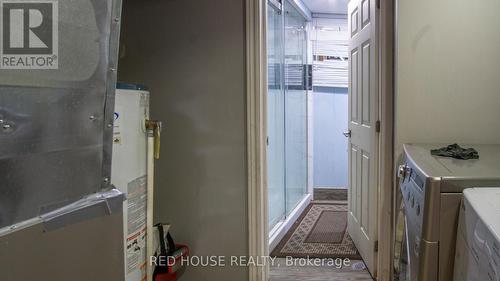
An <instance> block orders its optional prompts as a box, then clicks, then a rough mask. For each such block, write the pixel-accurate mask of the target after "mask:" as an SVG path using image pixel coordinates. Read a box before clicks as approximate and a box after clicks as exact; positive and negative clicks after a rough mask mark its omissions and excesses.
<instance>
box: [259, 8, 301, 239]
mask: <svg viewBox="0 0 500 281" xmlns="http://www.w3.org/2000/svg"><path fill="white" fill-rule="evenodd" d="M267 16H268V27H267V53H268V54H267V56H268V118H267V119H268V121H267V122H268V139H267V144H268V147H267V161H268V197H269V229H270V230H271V232H273V229H274V230H275V229H276V228H278V227H279V226H280V225H281V224H283V223H284V222H285V221H286V220H287V218H288V217H289V216H290V214H291V213H292V212H293V210H294V209H295V208H297V206H298V205H299V203H300V202H301V201H303V199H304V198H305V196H307V79H306V78H307V40H306V39H307V34H306V24H307V20H306V18H305V17H304V16H302V14H301V13H300V12H299V11H298V10H297V9H296V8H295V6H294V5H292V3H291V2H289V1H286V0H283V1H276V0H272V1H269V4H268V15H267Z"/></svg>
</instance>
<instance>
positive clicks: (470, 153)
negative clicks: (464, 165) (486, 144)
mask: <svg viewBox="0 0 500 281" xmlns="http://www.w3.org/2000/svg"><path fill="white" fill-rule="evenodd" d="M431 154H432V155H436V156H444V157H452V158H455V159H462V160H469V159H479V153H478V152H477V150H475V149H474V148H463V147H461V146H460V145H458V144H456V143H454V144H450V145H448V146H446V147H441V148H439V149H432V150H431Z"/></svg>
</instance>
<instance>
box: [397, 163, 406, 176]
mask: <svg viewBox="0 0 500 281" xmlns="http://www.w3.org/2000/svg"><path fill="white" fill-rule="evenodd" d="M407 174H408V166H406V165H399V168H398V178H400V179H404V178H406V176H407Z"/></svg>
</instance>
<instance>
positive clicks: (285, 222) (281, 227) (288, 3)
mask: <svg viewBox="0 0 500 281" xmlns="http://www.w3.org/2000/svg"><path fill="white" fill-rule="evenodd" d="M292 2H293V0H283V1H282V2H281V3H279V2H278V1H275V0H269V1H268V4H267V5H268V6H267V8H268V10H267V12H266V17H267V19H269V17H268V12H269V9H273V10H275V11H276V12H277V13H278V14H279V15H280V16H281V21H280V24H281V25H280V27H279V28H278V32H277V33H278V34H279V33H281V34H280V38H281V40H280V42H281V45H280V46H279V48H280V49H281V50H280V52H279V54H280V60H279V61H280V71H279V75H280V77H279V81H280V89H281V93H280V94H281V95H282V97H283V98H282V102H283V103H282V104H281V106H283V114H284V116H283V120H282V121H283V124H282V125H283V130H284V131H283V145H282V146H281V147H282V148H283V150H284V151H283V158H284V159H283V163H282V164H283V167H282V168H283V175H281V176H283V187H282V188H283V200H284V212H283V214H282V215H281V216H280V220H279V221H277V222H276V223H275V224H273V225H269V227H270V231H269V248H270V251H272V250H273V249H274V248H275V247H276V246H277V244H278V243H279V241H280V240H281V239H282V238H283V237H284V236H285V234H286V233H287V232H288V230H289V229H290V228H291V227H292V224H293V222H294V221H295V220H297V219H298V217H299V216H300V214H301V213H302V212H303V211H304V210H305V208H306V207H307V205H308V204H309V202H310V201H311V199H312V195H311V194H310V186H309V181H308V178H309V175H308V164H309V163H308V158H309V157H308V156H309V155H308V153H309V149H308V148H309V147H308V138H309V136H308V122H307V121H308V118H307V111H308V90H307V81H305V79H302V82H303V83H302V86H303V90H302V89H300V88H297V89H293V86H296V85H291V84H289V83H287V76H286V75H287V60H286V58H287V43H286V42H287V38H289V37H287V32H286V28H287V22H289V21H293V20H294V19H293V18H292V17H294V16H295V17H300V20H303V22H304V25H303V26H302V27H303V29H304V31H303V32H302V33H301V35H303V42H297V43H298V44H299V45H300V44H301V43H302V46H301V47H300V50H299V52H300V51H302V65H306V64H307V54H308V53H307V40H308V37H307V28H306V27H307V21H308V18H307V17H306V16H304V15H303V14H302V13H301V11H300V10H299V9H298V8H297V7H296V6H294V5H293V3H292ZM288 10H290V11H291V10H293V12H294V13H295V12H296V14H295V15H294V16H290V17H289V18H287V11H288ZM268 30H269V28H266V31H268ZM301 35H299V37H300V36H301ZM266 39H267V35H266ZM299 40H300V38H299ZM292 41H293V40H292ZM266 50H269V49H266ZM297 54H298V56H300V54H299V53H297ZM290 55H291V56H293V54H289V56H290ZM267 57H268V55H266V58H267ZM292 64H293V63H292ZM268 69H269V68H268ZM290 69H291V68H290ZM302 69H303V70H302V71H303V72H304V71H306V68H304V67H302ZM303 72H302V76H303V77H305V75H304V73H303ZM267 77H269V76H267ZM268 83H269V81H268ZM297 90H298V91H301V92H302V93H301V94H303V98H304V100H303V101H304V103H303V104H300V105H302V107H303V110H304V111H303V112H304V115H303V120H302V121H303V124H302V125H303V126H304V131H303V133H304V136H303V141H304V146H303V147H302V148H303V151H302V152H303V153H304V155H303V156H304V159H302V160H303V162H301V164H302V165H304V167H303V172H304V173H305V174H304V175H303V176H304V178H303V182H301V183H302V184H303V189H304V190H303V193H302V194H301V195H300V198H298V200H292V201H293V202H292V201H290V198H291V196H292V195H291V188H290V187H291V186H292V185H293V186H299V185H300V186H301V185H302V184H298V185H297V184H292V183H295V181H293V180H291V179H290V177H289V176H288V175H289V173H288V170H289V169H290V165H289V162H290V161H288V160H289V158H288V157H289V156H290V154H289V153H288V151H289V143H290V141H291V140H292V139H290V138H288V137H287V136H288V135H287V131H288V130H287V127H288V126H292V125H291V122H290V120H289V118H288V117H294V116H293V115H292V116H290V115H288V114H290V111H287V109H288V105H289V104H290V96H291V95H292V93H291V91H297ZM295 94H297V93H295ZM267 97H269V93H267V95H266V98H267ZM300 105H299V106H300ZM268 106H270V104H268ZM266 108H267V107H266ZM268 110H269V109H268ZM267 112H269V111H267ZM295 117H296V116H295ZM269 118H270V117H269ZM299 118H300V117H299ZM268 124H269V123H268ZM294 124H295V123H294ZM299 126H300V124H299ZM268 136H269V134H268ZM293 140H295V139H293ZM293 140H292V142H291V143H294V141H293ZM266 141H267V145H268V146H267V148H268V149H269V148H270V147H269V141H274V140H273V139H271V140H270V139H267V140H266ZM278 141H280V140H278ZM299 142H300V141H299ZM292 151H295V150H293V149H292ZM267 155H268V153H267V152H266V156H267ZM295 156H296V155H295ZM292 162H293V161H292ZM269 164H270V163H269ZM295 164H297V163H295ZM301 164H300V163H299V164H298V165H299V166H300V165H301ZM268 168H269V166H268ZM299 169H300V168H299ZM267 171H268V177H267V179H268V191H269V190H270V187H271V186H270V179H271V177H272V176H274V175H271V174H270V173H269V170H267ZM298 180H299V181H301V180H302V178H300V176H299V178H298ZM274 181H275V180H274ZM295 195H297V194H296V193H295ZM269 197H270V194H269V193H268V198H269ZM280 202H281V201H280ZM268 211H269V213H271V207H270V206H269V209H268ZM269 219H270V218H269Z"/></svg>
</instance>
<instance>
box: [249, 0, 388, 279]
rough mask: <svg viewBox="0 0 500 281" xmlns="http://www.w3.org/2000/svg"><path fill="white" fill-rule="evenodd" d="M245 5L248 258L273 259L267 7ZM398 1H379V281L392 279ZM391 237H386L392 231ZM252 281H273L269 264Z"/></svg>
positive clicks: (261, 0)
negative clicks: (271, 280)
mask: <svg viewBox="0 0 500 281" xmlns="http://www.w3.org/2000/svg"><path fill="white" fill-rule="evenodd" d="M268 1H269V0H245V16H246V18H245V20H246V76H247V77H246V81H247V85H246V87H247V96H246V103H247V121H246V130H247V166H248V167H247V180H248V201H247V207H248V210H247V212H248V249H249V251H248V252H249V256H252V257H262V256H268V255H269V229H268V228H269V227H268V223H267V221H268V217H267V216H268V206H267V204H268V203H267V200H268V197H267V160H266V151H267V146H266V137H267V122H266V120H267V114H266V112H267V50H266V39H267V34H266V28H267V2H268ZM394 1H395V0H379V2H380V8H379V13H380V23H379V28H378V29H379V30H378V34H379V39H380V40H379V42H380V43H379V44H380V45H379V66H378V67H379V73H380V75H379V104H380V105H379V118H380V119H379V120H380V123H381V130H380V136H379V138H380V142H379V143H380V144H379V146H380V147H379V150H380V156H379V174H378V180H377V182H378V189H379V191H378V201H379V204H378V216H377V217H378V226H379V228H378V233H379V235H378V237H379V243H378V265H377V280H381V281H386V280H387V281H389V280H390V278H391V272H392V270H391V268H392V266H391V256H392V254H391V253H392V240H393V227H392V217H393V201H392V198H393V194H394V192H393V191H394V188H393V183H394V181H393V177H394V176H393V175H394V174H393V171H394V165H395V163H394V148H393V147H394V125H393V124H394V55H395V52H394V37H395V32H394V31H395V24H394V22H395V14H394V12H395V9H394V6H395V3H394ZM388 229H389V234H390V235H387V230H388ZM249 280H250V281H267V280H269V265H268V264H267V265H266V266H263V267H262V266H250V267H249Z"/></svg>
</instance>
